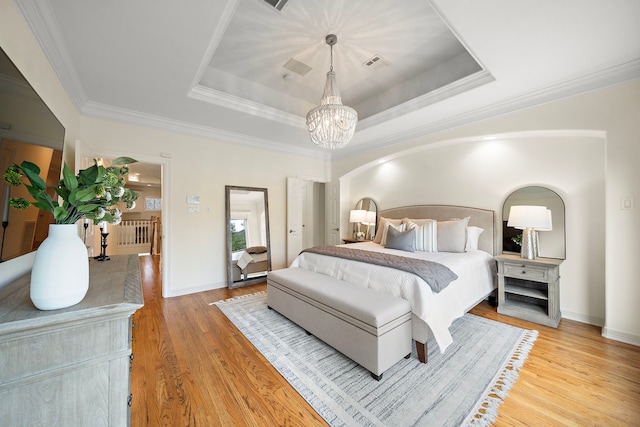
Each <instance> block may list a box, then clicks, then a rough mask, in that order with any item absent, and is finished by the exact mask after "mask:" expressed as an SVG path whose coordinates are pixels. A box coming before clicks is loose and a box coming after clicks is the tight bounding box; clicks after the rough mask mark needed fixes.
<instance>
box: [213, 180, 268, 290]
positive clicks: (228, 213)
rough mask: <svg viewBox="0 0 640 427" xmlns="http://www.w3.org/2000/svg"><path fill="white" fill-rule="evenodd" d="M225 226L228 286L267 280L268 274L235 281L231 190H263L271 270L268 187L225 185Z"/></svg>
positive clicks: (239, 285)
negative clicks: (232, 248)
mask: <svg viewBox="0 0 640 427" xmlns="http://www.w3.org/2000/svg"><path fill="white" fill-rule="evenodd" d="M224 191H225V197H224V199H225V220H224V221H225V228H226V237H227V286H228V287H229V289H234V288H239V287H242V286H248V285H255V284H257V283H264V282H265V281H266V275H265V276H260V277H256V278H251V279H248V280H243V281H241V282H234V281H233V251H232V250H231V226H230V221H231V192H232V191H256V192H261V193H262V194H263V196H264V211H265V212H264V221H265V229H266V230H265V232H266V236H265V237H266V242H265V243H266V245H265V246H266V247H267V271H271V236H270V234H271V232H270V228H269V197H268V191H267V189H266V188H257V187H242V186H235V185H225V187H224Z"/></svg>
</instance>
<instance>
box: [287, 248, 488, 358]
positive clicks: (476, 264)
mask: <svg viewBox="0 0 640 427" xmlns="http://www.w3.org/2000/svg"><path fill="white" fill-rule="evenodd" d="M349 247H350V248H357V249H364V250H371V251H378V252H387V253H391V254H395V255H400V256H404V257H411V258H418V259H425V260H429V261H434V262H438V263H440V264H443V265H445V266H447V267H449V268H450V269H451V270H452V271H453V272H454V273H456V275H457V276H458V279H456V280H454V281H453V282H451V283H450V284H449V286H447V287H446V288H445V289H443V290H442V291H440V292H439V293H435V292H433V291H432V290H431V288H430V287H429V285H428V284H427V283H425V282H424V281H423V280H422V279H421V278H420V277H418V276H416V275H414V274H411V273H407V272H404V271H400V270H396V269H393V268H388V267H382V266H378V265H372V264H367V263H364V262H359V261H351V260H348V259H343V258H335V257H330V256H326V255H320V254H314V253H309V252H303V253H301V254H300V255H299V256H298V257H297V258H296V259H295V260H294V261H293V263H292V264H291V267H301V268H304V269H307V270H311V271H315V272H318V273H322V274H326V275H329V276H332V277H335V278H338V279H341V280H344V281H346V282H350V283H353V284H356V285H361V286H365V287H368V288H371V289H375V290H377V291H380V292H385V293H389V294H392V295H396V296H399V297H402V298H404V299H406V300H407V301H409V303H410V304H411V308H412V312H413V314H414V315H415V316H417V317H418V318H420V319H421V320H422V321H424V322H425V323H426V324H427V325H428V326H429V328H430V329H431V332H432V333H433V336H434V337H435V339H436V342H437V343H438V346H439V347H440V351H441V352H442V353H444V351H445V350H446V349H447V347H448V346H449V345H450V344H451V343H452V342H453V339H452V337H451V334H450V333H449V326H451V323H452V322H453V321H454V320H455V319H457V318H459V317H462V316H463V315H464V313H466V312H467V311H468V310H469V309H470V308H471V307H473V305H475V304H476V303H477V302H478V301H479V300H481V299H482V298H483V297H484V296H486V295H488V294H489V293H490V292H491V291H492V290H493V289H495V287H496V283H495V282H496V281H495V277H496V271H495V263H494V261H493V257H492V256H491V255H489V254H488V253H487V252H484V251H471V252H464V253H451V252H405V251H400V250H395V249H386V248H385V247H384V246H382V245H379V244H377V243H373V242H362V243H354V244H351V245H349ZM414 338H415V337H414Z"/></svg>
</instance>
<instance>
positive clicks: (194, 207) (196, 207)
mask: <svg viewBox="0 0 640 427" xmlns="http://www.w3.org/2000/svg"><path fill="white" fill-rule="evenodd" d="M187 212H189V213H198V212H200V205H196V204H195V203H189V204H188V205H187Z"/></svg>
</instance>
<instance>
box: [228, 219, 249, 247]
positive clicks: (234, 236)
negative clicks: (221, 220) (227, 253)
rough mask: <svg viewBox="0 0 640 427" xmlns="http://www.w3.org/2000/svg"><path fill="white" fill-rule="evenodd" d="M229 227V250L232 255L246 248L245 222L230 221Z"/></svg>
mask: <svg viewBox="0 0 640 427" xmlns="http://www.w3.org/2000/svg"><path fill="white" fill-rule="evenodd" d="M230 223H231V224H230V225H231V250H232V251H233V252H234V254H235V253H236V252H238V251H242V250H244V249H246V248H247V236H246V231H247V230H246V228H247V221H246V220H244V219H232V220H231V221H230Z"/></svg>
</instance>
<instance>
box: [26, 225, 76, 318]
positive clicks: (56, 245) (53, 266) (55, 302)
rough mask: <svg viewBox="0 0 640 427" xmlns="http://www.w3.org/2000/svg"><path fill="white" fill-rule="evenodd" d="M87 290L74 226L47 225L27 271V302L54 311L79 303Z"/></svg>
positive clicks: (41, 308)
mask: <svg viewBox="0 0 640 427" xmlns="http://www.w3.org/2000/svg"><path fill="white" fill-rule="evenodd" d="M88 290H89V258H88V257H87V248H86V246H85V245H84V243H83V242H82V239H80V236H78V227H77V226H76V225H75V224H50V225H49V236H48V237H47V238H46V239H45V240H44V242H42V244H41V245H40V247H39V248H38V250H37V251H36V256H35V259H34V261H33V269H32V270H31V290H30V295H31V301H32V302H33V304H34V305H35V306H36V307H37V308H39V309H40V310H57V309H60V308H65V307H70V306H72V305H75V304H77V303H79V302H80V301H82V299H83V298H84V296H85V295H86V294H87V291H88Z"/></svg>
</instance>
